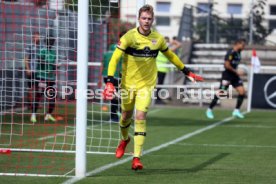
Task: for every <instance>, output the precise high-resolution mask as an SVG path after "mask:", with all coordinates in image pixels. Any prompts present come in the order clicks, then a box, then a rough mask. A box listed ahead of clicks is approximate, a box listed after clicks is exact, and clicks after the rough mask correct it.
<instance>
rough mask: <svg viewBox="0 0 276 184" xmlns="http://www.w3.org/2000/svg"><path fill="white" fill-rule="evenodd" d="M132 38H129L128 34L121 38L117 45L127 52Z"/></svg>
mask: <svg viewBox="0 0 276 184" xmlns="http://www.w3.org/2000/svg"><path fill="white" fill-rule="evenodd" d="M130 40H131V37H130V36H129V33H126V34H125V35H124V36H122V37H121V39H120V41H119V42H118V44H117V48H118V49H120V50H122V51H125V50H126V49H127V48H128V46H129V45H130V44H129V43H130Z"/></svg>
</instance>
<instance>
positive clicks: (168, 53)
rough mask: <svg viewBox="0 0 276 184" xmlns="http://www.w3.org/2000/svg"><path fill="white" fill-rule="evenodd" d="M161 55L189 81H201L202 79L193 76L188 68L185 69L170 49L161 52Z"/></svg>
mask: <svg viewBox="0 0 276 184" xmlns="http://www.w3.org/2000/svg"><path fill="white" fill-rule="evenodd" d="M163 54H164V55H165V56H166V57H167V58H168V59H169V61H170V62H171V63H173V64H174V65H175V66H176V67H177V68H178V69H179V70H181V71H182V72H183V73H184V74H185V75H186V76H187V77H188V78H189V79H190V80H191V81H193V82H195V81H203V78H202V77H201V76H199V75H196V74H194V73H193V72H191V71H190V69H189V68H187V67H185V65H184V64H183V63H182V61H181V60H180V59H179V57H178V56H177V55H176V54H175V53H173V52H172V51H171V50H170V49H168V50H166V51H165V52H163Z"/></svg>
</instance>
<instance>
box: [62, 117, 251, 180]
mask: <svg viewBox="0 0 276 184" xmlns="http://www.w3.org/2000/svg"><path fill="white" fill-rule="evenodd" d="M246 113H247V112H245V113H243V114H246ZM233 119H235V118H234V117H228V118H225V119H223V120H221V121H219V122H216V123H213V124H211V125H208V126H206V127H204V128H200V129H198V130H196V131H193V132H191V133H188V134H184V135H183V136H181V137H178V138H176V139H174V140H171V141H169V142H166V143H163V144H160V145H159V146H155V147H153V148H150V149H148V150H145V151H144V152H143V156H144V155H147V154H150V153H153V152H156V151H159V150H161V149H163V148H166V147H168V146H170V145H173V144H176V143H179V142H181V141H183V140H185V139H189V138H191V137H194V136H196V135H199V134H201V133H203V132H206V131H208V130H211V129H213V128H215V127H217V126H220V125H222V124H224V123H226V122H228V121H231V120H233ZM132 158H133V157H132V156H129V157H127V158H125V159H122V160H119V161H116V162H112V163H110V164H106V165H104V166H101V167H99V168H96V169H94V170H91V171H89V172H87V173H86V176H93V175H96V174H98V173H101V172H104V171H106V170H108V169H110V168H113V167H116V166H119V165H122V164H124V163H126V162H129V161H131V160H132ZM84 178H85V177H73V178H71V179H69V180H67V181H65V182H63V184H73V183H76V182H78V181H80V180H82V179H84Z"/></svg>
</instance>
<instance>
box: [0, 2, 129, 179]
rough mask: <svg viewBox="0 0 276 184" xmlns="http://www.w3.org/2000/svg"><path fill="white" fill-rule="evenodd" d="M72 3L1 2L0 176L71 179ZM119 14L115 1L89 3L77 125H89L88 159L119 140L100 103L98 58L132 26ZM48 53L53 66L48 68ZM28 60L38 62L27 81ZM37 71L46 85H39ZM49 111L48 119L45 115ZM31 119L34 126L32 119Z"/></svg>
mask: <svg viewBox="0 0 276 184" xmlns="http://www.w3.org/2000/svg"><path fill="white" fill-rule="evenodd" d="M45 2H46V3H45ZM77 3H78V2H77V0H67V1H63V0H51V1H31V0H29V1H27V0H25V1H19V2H5V1H2V2H1V3H0V4H1V9H0V16H1V18H0V35H1V36H0V40H1V46H0V58H1V65H0V68H1V71H0V83H1V84H0V112H1V114H0V162H1V168H0V173H1V174H2V175H36V176H43V175H47V176H48V175H53V176H55V175H73V174H74V172H73V170H74V158H75V155H74V153H75V145H76V137H75V134H76V132H75V126H76V98H75V96H76V83H77V81H76V80H77V79H76V76H77V73H76V72H77V33H78V30H77V24H78V22H77V19H78V17H77V15H78V11H79V9H78V5H77ZM123 8H127V7H123ZM119 11H120V9H119V3H118V2H117V1H114V0H113V1H110V0H90V1H89V35H88V39H89V53H88V55H89V61H88V67H89V68H88V75H89V76H88V84H87V85H88V94H87V95H88V98H87V100H88V107H87V118H88V121H87V122H83V123H87V153H97V154H111V153H114V151H115V148H116V147H117V145H118V142H119V140H120V134H119V126H118V122H114V121H111V112H110V110H111V107H110V106H111V105H110V102H109V101H104V100H102V99H101V98H100V97H101V95H100V92H99V89H103V86H104V77H103V76H104V75H103V70H104V66H103V64H104V63H103V55H104V54H105V53H106V52H107V51H108V48H109V46H110V45H111V44H114V43H117V41H118V36H119V34H120V32H121V31H122V30H123V29H124V28H125V29H126V28H129V27H128V26H132V25H131V24H127V23H122V22H121V20H120V19H119V15H120V13H119ZM122 25H123V26H122ZM35 37H38V38H39V39H37V38H35ZM48 37H51V38H52V39H53V40H55V43H54V45H53V46H52V48H51V49H49V48H48V47H47V44H46V40H47V38H48ZM37 40H39V43H38V41H37ZM49 50H52V51H51V52H50V51H49ZM45 53H46V54H45ZM47 53H48V55H47ZM30 55H31V56H30ZM53 55H54V57H55V59H54V63H49V61H50V60H51V57H52V56H53ZM34 58H35V59H34ZM49 58H50V59H49ZM32 59H33V60H34V62H37V63H36V64H34V68H33V70H32V68H30V70H29V71H35V72H34V74H33V75H30V74H29V73H28V71H27V70H28V69H27V67H26V65H28V64H29V66H30V67H31V62H33V61H32ZM52 60H53V59H52ZM81 62H87V61H81ZM26 63H28V64H26ZM43 70H44V71H45V70H47V71H46V73H47V74H45V73H43ZM39 71H40V74H37V73H39ZM41 72H42V75H43V76H44V77H45V76H46V75H47V79H43V80H42V78H43V76H42V78H41ZM39 76H40V77H39ZM52 77H53V78H52ZM30 82H32V83H31V84H30ZM113 105H115V106H118V107H117V109H118V110H117V112H116V113H118V114H119V113H120V111H119V105H120V104H113ZM34 109H37V110H34ZM48 113H50V114H51V115H52V117H53V118H54V119H55V120H54V121H53V120H51V119H49V117H46V114H48ZM34 114H35V119H36V121H31V117H32V116H33V115H34ZM9 151H11V153H10V154H9Z"/></svg>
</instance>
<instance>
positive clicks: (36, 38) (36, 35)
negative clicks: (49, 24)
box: [33, 34, 40, 44]
mask: <svg viewBox="0 0 276 184" xmlns="http://www.w3.org/2000/svg"><path fill="white" fill-rule="evenodd" d="M33 39H34V43H35V44H39V39H40V38H39V34H35V35H34V37H33Z"/></svg>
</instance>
